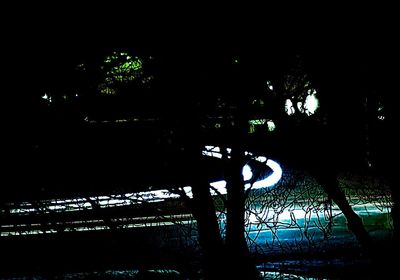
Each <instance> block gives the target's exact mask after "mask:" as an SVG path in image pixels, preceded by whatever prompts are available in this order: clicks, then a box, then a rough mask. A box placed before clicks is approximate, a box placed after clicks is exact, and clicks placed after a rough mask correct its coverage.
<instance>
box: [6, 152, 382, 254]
mask: <svg viewBox="0 0 400 280" xmlns="http://www.w3.org/2000/svg"><path fill="white" fill-rule="evenodd" d="M230 152H231V150H230V149H227V150H226V155H227V157H228V158H229V157H230ZM203 155H204V156H206V157H213V158H219V159H222V157H223V155H222V151H221V149H220V148H219V147H216V146H206V147H205V149H204V150H203ZM246 156H247V157H248V158H249V162H248V164H246V165H245V166H244V167H243V173H242V174H243V179H244V182H245V188H246V189H249V188H251V189H253V190H259V189H263V190H273V189H274V188H273V187H274V186H276V184H277V183H278V182H279V181H280V179H281V177H282V169H281V167H280V166H279V164H278V163H277V162H275V161H273V160H272V159H267V158H266V157H264V156H256V155H253V154H251V153H250V152H246ZM251 161H255V162H258V164H260V163H263V164H264V165H265V167H266V169H269V170H272V173H271V172H267V173H265V175H264V176H262V175H261V176H260V178H257V179H258V180H256V181H255V180H254V178H253V176H254V174H253V171H254V170H252V167H251ZM251 182H252V183H251ZM210 185H211V187H212V188H211V189H210V190H211V193H212V194H213V195H217V194H221V195H224V194H226V181H224V180H219V181H215V182H211V183H210ZM280 187H282V186H280ZM181 190H183V191H184V192H185V193H186V195H187V196H189V197H191V196H192V191H191V187H190V186H186V187H183V188H181ZM266 195H268V194H266ZM178 198H179V195H178V194H176V193H172V192H170V191H169V190H168V189H167V188H166V189H161V190H149V191H145V192H137V193H125V194H116V195H109V196H97V197H86V198H74V199H53V200H44V201H40V202H36V203H33V202H20V203H14V204H10V205H9V210H8V211H9V214H8V215H9V219H8V220H7V221H9V222H8V223H7V222H3V224H2V225H1V236H4V237H5V236H18V235H40V234H43V233H46V234H48V233H57V232H58V230H59V229H58V228H57V226H56V225H59V223H53V224H47V227H46V228H45V229H44V228H43V222H42V220H40V219H39V221H40V222H35V221H34V220H31V219H34V218H36V217H37V216H40V215H42V216H46V215H47V216H50V215H54V214H57V213H59V214H60V215H61V214H68V213H69V214H71V215H73V214H74V213H76V214H78V215H75V216H72V218H71V219H70V220H67V221H63V224H62V225H63V232H78V231H107V230H109V229H110V226H112V225H115V226H116V227H117V228H118V229H121V230H125V229H131V228H152V227H165V226H176V225H180V226H182V225H191V224H193V223H194V221H193V217H192V215H191V214H190V213H188V212H187V210H186V212H180V211H181V210H180V209H173V210H171V211H169V212H168V211H167V212H162V213H160V214H158V212H157V213H150V212H148V213H147V214H146V215H144V214H145V213H141V215H139V216H135V215H133V216H130V217H129V216H127V215H126V213H125V212H124V211H126V210H124V209H128V210H129V209H131V208H129V207H135V206H136V205H140V207H142V206H143V207H144V206H149V205H154V207H153V206H151V207H153V208H150V210H151V209H153V210H154V209H155V208H158V207H163V206H157V205H158V204H159V203H161V204H163V203H166V202H167V201H170V200H171V201H173V200H176V199H178ZM375 202H376V201H365V202H361V203H358V204H357V205H356V206H354V207H353V208H354V211H355V212H356V213H357V214H358V215H360V216H361V217H362V218H363V220H364V223H365V224H366V226H367V229H370V230H373V231H375V232H379V229H378V230H376V229H377V227H376V226H375V225H376V224H377V223H378V222H377V221H380V222H382V220H384V222H385V223H387V219H388V214H387V213H389V212H390V207H389V205H381V204H379V203H375ZM321 203H323V202H321ZM378 205H379V207H378ZM319 206H320V205H317V206H315V205H314V206H313V207H310V206H308V205H304V203H303V204H301V203H292V204H291V206H290V207H287V208H285V209H270V208H265V206H263V205H259V206H257V207H253V209H252V211H251V212H248V213H247V217H246V221H247V228H246V231H247V233H248V235H247V236H248V237H249V242H250V243H251V244H252V245H253V247H254V245H257V246H258V247H259V248H262V249H265V250H269V251H271V250H275V249H276V250H280V248H281V247H282V246H283V245H284V244H290V243H292V242H293V241H294V240H296V242H297V244H305V245H307V244H308V245H309V244H311V243H313V242H317V241H321V240H324V238H326V237H327V235H329V236H332V237H333V238H334V240H335V241H336V242H338V241H340V240H342V241H343V242H344V241H346V240H352V241H354V238H353V235H352V234H351V233H350V232H349V231H348V230H347V226H346V221H345V219H344V217H343V215H342V214H341V211H340V210H339V209H338V208H337V207H336V206H335V205H333V206H332V207H331V208H330V209H326V208H324V207H319ZM96 209H97V210H98V209H102V210H104V211H111V210H112V209H114V210H113V211H114V212H113V213H114V214H113V215H114V216H112V217H111V218H110V219H109V221H108V223H107V222H106V221H105V220H104V218H103V217H102V216H101V214H98V215H97V216H94V217H92V216H91V217H90V218H85V219H82V218H81V216H82V215H79V213H87V212H88V211H89V212H96ZM119 209H121V211H120V212H116V210H119ZM147 209H149V208H147ZM91 210H95V211H91ZM104 211H103V212H102V213H107V212H104ZM145 211H147V210H145ZM153 212H154V211H153ZM217 214H218V216H219V220H220V224H221V228H222V229H224V227H225V225H224V222H225V218H224V214H222V213H217ZM107 215H108V214H107ZM330 217H333V220H332V219H330ZM385 219H386V220H385ZM330 220H332V221H333V223H332V224H329V221H330ZM3 221H5V220H3ZM18 221H19V222H18ZM368 227H369V228H368ZM379 234H382V231H381V232H380V233H379ZM271 246H272V247H271Z"/></svg>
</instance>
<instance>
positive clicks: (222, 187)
mask: <svg viewBox="0 0 400 280" xmlns="http://www.w3.org/2000/svg"><path fill="white" fill-rule="evenodd" d="M210 185H211V186H212V187H213V188H214V189H215V190H217V191H218V192H219V193H220V194H226V181H225V180H221V181H217V182H212V183H210Z"/></svg>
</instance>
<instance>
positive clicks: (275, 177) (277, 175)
mask: <svg viewBox="0 0 400 280" xmlns="http://www.w3.org/2000/svg"><path fill="white" fill-rule="evenodd" d="M266 164H267V166H268V167H269V168H271V169H272V171H273V172H272V174H271V175H269V176H268V177H267V178H265V179H263V180H260V181H257V182H254V184H253V189H261V188H268V187H272V186H273V185H275V184H276V183H278V182H279V180H280V179H281V178H282V168H281V167H280V165H279V164H278V163H277V162H275V161H273V160H271V159H269V160H267V163H266Z"/></svg>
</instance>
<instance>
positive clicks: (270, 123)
mask: <svg viewBox="0 0 400 280" xmlns="http://www.w3.org/2000/svg"><path fill="white" fill-rule="evenodd" d="M267 126H268V131H274V130H275V128H276V126H275V123H274V122H273V121H271V120H269V121H267Z"/></svg>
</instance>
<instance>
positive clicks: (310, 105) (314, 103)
mask: <svg viewBox="0 0 400 280" xmlns="http://www.w3.org/2000/svg"><path fill="white" fill-rule="evenodd" d="M316 93H317V92H316V91H315V90H313V94H311V95H309V96H307V98H306V102H305V104H304V108H305V109H306V110H305V111H306V114H307V115H308V116H310V115H312V114H314V113H315V111H316V110H317V108H318V104H319V103H318V99H317V96H316Z"/></svg>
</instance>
